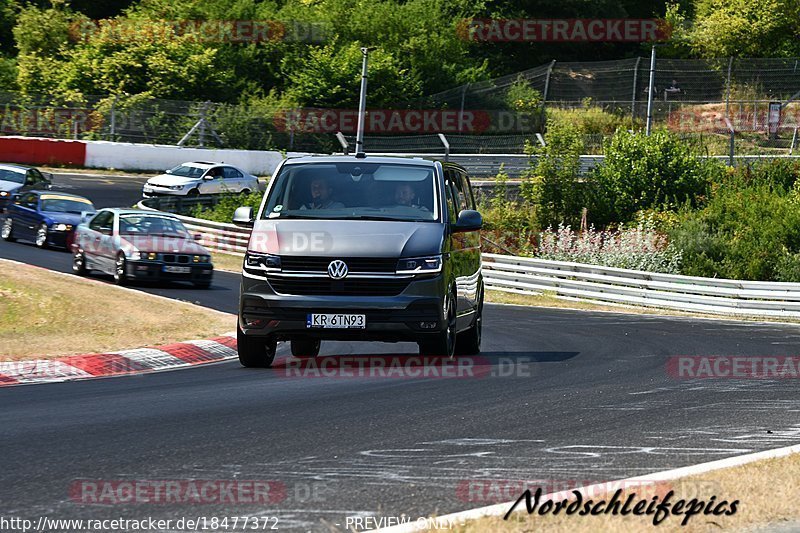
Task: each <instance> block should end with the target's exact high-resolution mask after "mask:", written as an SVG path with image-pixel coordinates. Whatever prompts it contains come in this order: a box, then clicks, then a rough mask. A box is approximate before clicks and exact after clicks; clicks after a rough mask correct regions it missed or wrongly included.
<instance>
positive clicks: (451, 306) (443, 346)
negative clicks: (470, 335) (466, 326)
mask: <svg viewBox="0 0 800 533" xmlns="http://www.w3.org/2000/svg"><path fill="white" fill-rule="evenodd" d="M447 298H448V305H447V328H446V329H445V330H444V331H442V332H439V333H437V334H436V335H435V336H432V337H431V338H429V339H426V340H423V341H419V343H418V344H419V353H420V355H437V356H445V357H450V358H453V357H454V356H455V353H456V344H457V343H456V337H457V335H456V297H455V292H451V293H450V294H449V295H448V296H447Z"/></svg>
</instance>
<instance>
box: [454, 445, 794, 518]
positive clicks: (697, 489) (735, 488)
mask: <svg viewBox="0 0 800 533" xmlns="http://www.w3.org/2000/svg"><path fill="white" fill-rule="evenodd" d="M670 489H671V490H674V491H675V494H674V496H673V497H672V498H671V500H670V501H671V502H673V503H674V502H675V501H677V500H679V499H685V500H687V501H689V500H691V499H692V498H697V499H698V500H704V501H705V502H706V503H708V502H709V500H710V499H711V497H712V496H716V499H715V501H714V504H715V505H716V504H717V503H719V502H721V501H722V500H727V501H728V502H729V503H730V502H733V501H734V500H739V503H738V504H737V511H736V513H735V514H733V515H731V516H713V515H703V514H702V513H701V514H697V515H694V516H692V517H691V518H690V519H689V520H688V522H687V525H686V526H681V521H682V520H683V517H682V516H672V515H670V516H668V517H667V518H666V519H665V520H664V521H663V522H661V523H660V524H659V525H658V526H654V525H653V517H652V515H651V516H639V517H636V516H631V515H628V516H625V517H623V516H613V515H600V516H577V515H572V516H565V515H563V513H561V514H559V515H555V516H554V515H553V514H546V515H545V516H539V515H538V513H534V514H532V515H528V514H527V513H526V512H525V510H524V509H525V502H522V503H521V504H520V505H519V506H518V509H523V510H522V512H519V513H515V514H514V515H512V517H510V518H509V520H508V521H504V520H503V519H502V517H489V518H481V519H478V520H472V521H470V522H467V523H466V524H464V525H460V526H456V527H455V529H452V530H450V531H456V532H458V533H482V532H484V531H494V532H498V533H521V532H534V531H547V532H553V533H561V532H564V533H567V532H569V533H573V532H574V533H584V532H585V533H593V532H595V531H625V533H644V532H652V531H658V532H661V533H666V532H684V533H690V532H706V531H747V530H753V529H755V528H759V527H762V526H766V525H768V524H770V525H780V524H781V523H784V524H787V523H789V524H796V523H797V521H798V520H800V509H798V507H797V505H796V502H795V497H796V495H797V494H798V493H800V454H794V455H790V456H787V457H782V458H779V459H767V460H764V461H757V462H754V463H750V464H747V465H744V466H740V467H736V468H729V469H724V470H717V471H714V472H708V473H705V474H702V475H698V476H691V477H687V478H683V479H680V480H676V481H673V482H665V484H664V485H662V486H660V487H658V488H657V489H655V490H654V489H653V488H642V489H641V490H639V491H638V496H639V497H640V498H641V499H648V500H649V499H650V498H652V497H653V495H654V494H655V495H659V496H660V497H661V498H662V499H663V497H664V496H665V494H666V493H667V492H668V491H669V490H670ZM633 492H637V491H633ZM612 493H613V491H612ZM610 497H611V494H608V495H607V496H604V497H603V496H600V495H595V496H594V500H595V501H598V500H599V499H606V500H607V499H609V498H610ZM624 498H625V496H623V498H622V501H623V502H624V501H625V499H624ZM660 501H661V500H660ZM727 508H728V509H730V506H728V507H727Z"/></svg>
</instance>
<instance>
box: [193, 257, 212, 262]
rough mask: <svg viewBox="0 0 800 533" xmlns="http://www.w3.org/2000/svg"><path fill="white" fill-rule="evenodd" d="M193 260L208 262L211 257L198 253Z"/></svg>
mask: <svg viewBox="0 0 800 533" xmlns="http://www.w3.org/2000/svg"><path fill="white" fill-rule="evenodd" d="M192 261H194V262H195V263H208V262H210V261H211V257H209V256H207V255H196V256H194V257H193V258H192Z"/></svg>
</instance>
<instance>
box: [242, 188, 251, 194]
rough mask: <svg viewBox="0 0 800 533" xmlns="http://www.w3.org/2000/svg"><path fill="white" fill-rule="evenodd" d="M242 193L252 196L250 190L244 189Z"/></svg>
mask: <svg viewBox="0 0 800 533" xmlns="http://www.w3.org/2000/svg"><path fill="white" fill-rule="evenodd" d="M240 192H241V194H242V195H247V194H250V189H242V190H241V191H240Z"/></svg>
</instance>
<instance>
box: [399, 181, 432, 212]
mask: <svg viewBox="0 0 800 533" xmlns="http://www.w3.org/2000/svg"><path fill="white" fill-rule="evenodd" d="M394 202H395V205H396V206H402V207H416V208H417V209H423V210H425V211H427V210H428V208H427V207H425V206H423V205H419V202H418V200H417V193H416V191H415V190H414V187H412V185H411V184H410V183H399V184H397V186H396V187H395V188H394Z"/></svg>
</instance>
